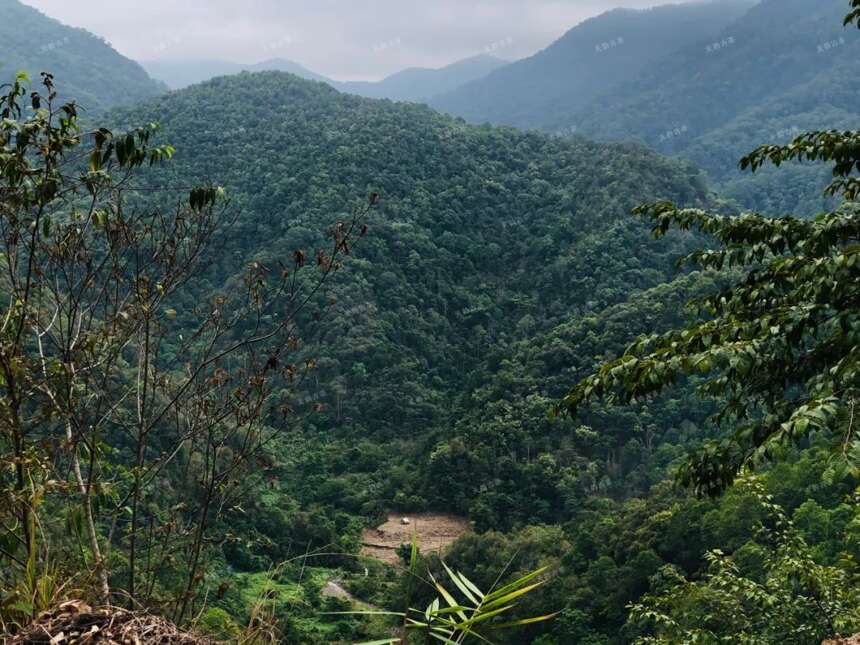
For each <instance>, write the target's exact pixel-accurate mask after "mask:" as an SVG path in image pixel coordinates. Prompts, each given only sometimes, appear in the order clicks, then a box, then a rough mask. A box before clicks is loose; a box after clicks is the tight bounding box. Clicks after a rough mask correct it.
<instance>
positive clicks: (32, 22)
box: [0, 0, 167, 112]
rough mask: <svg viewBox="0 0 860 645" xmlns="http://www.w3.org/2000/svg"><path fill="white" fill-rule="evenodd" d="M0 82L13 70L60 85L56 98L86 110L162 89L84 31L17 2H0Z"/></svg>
mask: <svg viewBox="0 0 860 645" xmlns="http://www.w3.org/2000/svg"><path fill="white" fill-rule="evenodd" d="M0 42H2V50H0V79H2V80H0V83H5V82H8V81H9V80H11V79H12V77H13V76H14V74H15V73H16V72H18V71H25V72H27V73H28V74H29V75H30V77H31V78H32V80H33V81H34V84H35V83H37V82H38V77H39V74H40V73H41V72H51V73H52V74H54V75H55V76H56V77H57V79H58V81H61V83H60V85H61V89H62V94H61V98H62V97H65V98H75V99H76V100H77V102H78V104H79V105H80V106H81V107H82V108H83V109H84V110H87V111H89V112H98V111H102V110H105V109H108V108H111V107H114V106H119V105H128V104H131V103H135V102H137V101H140V100H143V99H146V98H149V97H152V96H156V95H158V94H161V93H162V92H164V91H166V90H167V87H166V86H164V85H163V84H161V83H159V82H157V81H154V80H153V79H152V78H150V77H149V76H148V75H147V73H146V72H145V71H144V69H143V68H142V67H141V66H140V65H138V64H137V63H135V62H134V61H132V60H130V59H128V58H126V57H124V56H122V55H121V54H120V53H119V52H117V51H116V50H115V49H113V48H112V47H111V46H110V45H109V44H108V43H107V42H105V41H104V40H103V39H101V38H99V37H98V36H95V35H94V34H91V33H90V32H88V31H86V30H84V29H77V28H74V27H69V26H68V25H64V24H63V23H61V22H59V21H58V20H54V19H53V18H50V17H48V16H46V15H44V14H43V13H41V12H40V11H38V10H36V9H34V8H32V7H29V6H27V5H25V4H22V3H21V2H18V0H0Z"/></svg>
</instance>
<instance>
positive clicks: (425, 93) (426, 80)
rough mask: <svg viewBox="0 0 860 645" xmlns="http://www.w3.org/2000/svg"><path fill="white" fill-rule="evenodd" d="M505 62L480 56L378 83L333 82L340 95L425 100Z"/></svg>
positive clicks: (411, 70)
mask: <svg viewBox="0 0 860 645" xmlns="http://www.w3.org/2000/svg"><path fill="white" fill-rule="evenodd" d="M504 65H506V62H505V61H503V60H501V59H499V58H496V57H494V56H489V55H486V54H482V55H479V56H473V57H472V58H466V59H464V60H461V61H457V62H456V63H451V64H450V65H447V66H445V67H441V68H439V69H429V68H425V67H411V68H409V69H404V70H403V71H400V72H397V73H396V74H392V75H391V76H388V77H386V78H384V79H382V80H381V81H378V82H375V83H374V82H344V83H334V87H336V88H338V89H339V90H341V91H342V92H347V93H349V94H358V95H359V96H367V97H370V98H380V99H383V98H384V99H392V100H395V101H426V100H427V99H429V98H430V97H432V96H436V95H438V94H443V93H445V92H450V91H452V90H454V89H456V88H458V87H460V86H461V85H465V84H466V83H469V82H471V81H474V80H477V79H479V78H483V77H485V76H486V75H487V74H489V73H491V72H493V71H494V70H496V69H498V68H500V67H502V66H504Z"/></svg>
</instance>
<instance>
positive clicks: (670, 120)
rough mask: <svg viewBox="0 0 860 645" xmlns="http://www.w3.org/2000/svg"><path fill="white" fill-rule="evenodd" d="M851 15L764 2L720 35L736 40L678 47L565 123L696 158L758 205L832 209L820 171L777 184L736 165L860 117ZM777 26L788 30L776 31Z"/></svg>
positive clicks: (826, 6) (798, 173)
mask: <svg viewBox="0 0 860 645" xmlns="http://www.w3.org/2000/svg"><path fill="white" fill-rule="evenodd" d="M844 11H845V3H844V2H842V0H824V1H821V0H785V1H783V0H763V2H761V3H760V4H759V5H758V6H756V7H755V8H754V9H752V10H751V11H750V12H749V13H748V14H747V15H745V16H744V17H743V18H741V19H739V20H738V21H737V22H735V23H734V24H731V25H729V26H727V27H726V28H725V29H724V30H723V31H722V32H721V33H720V34H719V36H718V37H717V38H715V39H714V42H715V43H716V42H719V43H723V42H725V43H727V44H728V46H725V47H723V46H721V47H720V49H719V50H712V51H711V52H708V51H707V47H708V44H707V43H705V42H701V43H697V44H695V45H691V46H689V47H686V48H679V50H678V51H677V52H675V53H673V54H672V55H671V56H667V57H665V58H664V59H662V60H661V61H659V62H658V63H656V64H654V65H652V66H651V67H650V68H649V69H648V70H646V71H645V72H644V73H643V74H642V75H641V76H640V78H639V79H637V80H636V81H635V82H632V83H627V84H624V85H620V86H618V87H617V88H615V89H613V90H610V91H609V92H607V93H605V94H604V95H603V96H601V97H600V98H599V99H598V100H596V101H595V102H594V103H593V105H591V106H589V108H588V109H586V110H584V111H582V112H581V113H580V114H578V115H575V114H574V113H573V112H571V113H570V114H569V116H568V117H567V118H563V119H561V120H559V121H557V123H558V124H561V123H566V122H567V121H572V122H575V123H577V124H578V125H579V127H580V128H581V131H582V132H583V133H585V134H586V135H588V136H592V137H596V138H598V139H602V140H629V139H635V140H639V141H642V142H644V143H646V144H647V145H649V146H651V147H653V148H654V149H656V150H658V151H660V152H663V153H666V154H677V155H681V156H684V157H686V158H689V159H691V160H693V161H694V162H696V163H697V164H698V165H700V166H701V167H703V168H705V169H706V170H707V171H708V172H709V174H710V175H711V176H712V177H713V178H714V180H715V181H716V182H717V183H718V184H720V185H721V186H722V187H723V188H724V192H725V193H726V194H728V195H731V196H735V197H737V198H738V199H740V200H741V201H742V202H743V203H744V204H745V205H748V206H750V207H753V208H763V209H768V210H769V211H771V212H774V213H782V212H791V211H794V210H802V211H803V212H814V211H815V210H817V209H820V208H821V207H822V205H823V200H822V199H821V198H820V192H819V191H818V190H817V187H819V186H820V185H821V173H820V172H819V171H818V170H811V171H804V170H795V171H794V172H793V173H791V174H788V175H787V174H785V173H781V174H780V180H779V181H774V180H773V176H772V174H771V173H765V174H763V175H762V176H761V177H757V178H755V179H750V178H749V177H744V176H742V175H741V173H740V172H739V171H738V170H737V168H736V164H737V160H738V159H739V158H740V156H742V155H743V154H745V153H744V150H745V149H746V150H751V149H752V148H753V147H755V146H756V145H758V144H759V143H764V142H772V143H784V142H786V141H788V140H790V139H791V138H793V137H794V136H796V135H797V134H799V133H800V132H803V131H807V130H810V129H819V128H831V127H835V128H847V127H849V126H850V125H851V124H852V123H856V120H857V116H858V111H857V102H856V100H855V98H856V96H857V92H858V90H860V86H858V85H857V80H856V79H857V74H856V73H854V70H855V67H856V63H855V62H854V61H856V60H857V57H858V54H860V35H858V34H857V33H856V30H844V29H842V28H841V27H840V17H841V16H842V15H843V14H844ZM777 22H780V23H784V24H785V28H783V29H774V28H773V25H774V24H775V23H777ZM548 127H550V128H552V125H551V124H548ZM679 130H680V131H679ZM792 175H793V176H792Z"/></svg>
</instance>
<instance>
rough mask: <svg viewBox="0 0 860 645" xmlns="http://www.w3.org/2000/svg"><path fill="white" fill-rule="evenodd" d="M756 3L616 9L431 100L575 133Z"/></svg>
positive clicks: (468, 112) (474, 115)
mask: <svg viewBox="0 0 860 645" xmlns="http://www.w3.org/2000/svg"><path fill="white" fill-rule="evenodd" d="M752 3H753V0H723V1H717V2H710V3H701V4H688V5H680V6H664V7H657V8H654V9H649V10H644V11H633V10H626V9H617V10H614V11H610V12H607V13H605V14H603V15H601V16H598V17H596V18H592V19H590V20H586V21H585V22H583V23H582V24H580V25H578V26H576V27H574V28H573V29H571V30H570V31H569V32H567V33H566V34H565V35H564V36H563V37H562V38H560V39H559V40H557V41H556V42H555V43H553V44H552V45H550V46H549V47H547V48H546V49H545V50H543V51H541V52H539V53H537V54H535V55H534V56H532V57H530V58H527V59H524V60H521V61H518V62H516V63H512V64H510V65H507V66H505V67H503V68H501V69H499V70H497V71H496V72H494V73H492V74H490V75H489V76H488V77H486V78H484V79H481V80H479V81H475V82H473V83H469V84H468V85H465V86H463V87H461V88H460V89H458V90H455V91H453V92H450V93H448V94H446V95H443V96H438V97H436V98H434V99H433V100H432V101H431V105H433V107H435V108H437V109H439V110H442V111H445V112H449V113H451V114H455V115H457V116H462V117H464V118H465V119H466V120H468V121H473V122H491V123H503V124H507V125H514V126H517V127H523V128H540V127H547V126H550V125H551V126H553V127H555V128H559V129H565V128H569V127H570V126H571V125H573V122H570V123H566V122H565V121H568V120H569V119H568V115H570V114H572V113H576V112H577V111H578V110H579V109H582V108H584V107H585V106H587V105H588V104H589V102H590V101H591V100H592V99H594V98H595V97H596V96H598V95H599V94H600V93H602V92H604V91H606V90H607V89H609V88H610V87H612V86H614V85H616V84H618V83H622V82H624V81H626V80H630V79H634V78H636V77H637V76H638V74H639V73H640V72H641V71H642V70H644V69H646V68H647V67H648V65H649V64H650V63H652V62H654V61H656V60H659V59H660V58H662V57H663V56H665V55H667V54H669V53H671V52H674V51H676V50H677V49H679V48H682V47H685V46H687V45H689V44H691V43H698V42H700V41H701V40H703V39H706V38H708V37H710V36H715V35H716V34H718V33H720V32H721V31H722V30H723V28H724V27H726V26H727V25H729V24H731V23H732V22H734V20H735V19H736V18H738V17H740V16H741V15H743V14H744V13H746V11H747V10H748V9H749V7H750V6H751V5H752Z"/></svg>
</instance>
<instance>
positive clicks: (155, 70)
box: [141, 55, 507, 101]
mask: <svg viewBox="0 0 860 645" xmlns="http://www.w3.org/2000/svg"><path fill="white" fill-rule="evenodd" d="M141 64H142V65H143V67H144V68H145V69H146V70H147V71H148V72H149V73H150V74H151V75H152V76H153V77H155V78H158V79H160V80H162V81H164V82H165V83H166V84H167V85H168V86H169V87H170V89H174V90H177V89H183V88H185V87H188V86H189V85H195V84H197V83H202V82H204V81H207V80H210V79H212V78H215V77H217V76H232V75H234V74H239V73H240V72H243V71H247V72H269V71H271V72H288V73H290V74H294V75H295V76H298V77H299V78H303V79H306V80H310V81H318V82H321V83H327V84H328V85H331V86H332V87H334V88H335V89H337V90H339V91H341V92H345V93H347V94H357V95H359V96H365V97H369V98H387V99H392V100H395V101H419V100H422V99H428V98H430V97H432V96H435V95H437V94H442V93H444V92H449V91H451V90H454V89H456V88H457V87H459V86H461V85H463V84H465V83H469V82H471V81H473V80H475V79H478V78H482V77H483V76H486V75H487V74H489V73H490V72H492V71H494V70H496V69H498V68H499V67H502V66H504V65H506V64H507V63H506V61H503V60H501V59H499V58H495V57H493V56H487V55H480V56H474V57H472V58H467V59H464V60H461V61H457V62H455V63H452V64H451V65H447V66H445V67H442V68H439V69H431V68H425V67H411V68H408V69H404V70H401V71H399V72H396V73H394V74H392V75H391V76H388V77H386V78H384V79H382V80H381V81H347V82H341V81H335V80H332V79H330V78H326V77H325V76H322V75H321V74H317V73H315V72H312V71H311V70H309V69H307V68H306V67H304V66H303V65H300V64H299V63H295V62H293V61H290V60H287V59H284V58H273V59H271V60H267V61H263V62H260V63H254V64H252V65H244V64H241V63H232V62H229V61H215V60H200V61H144V62H142V63H141Z"/></svg>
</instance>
